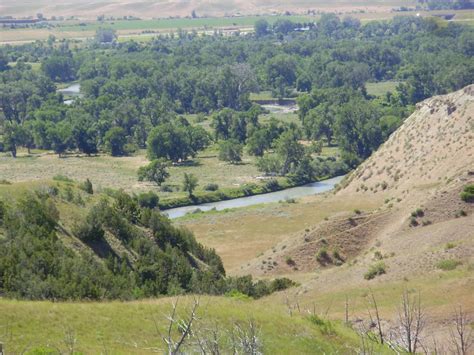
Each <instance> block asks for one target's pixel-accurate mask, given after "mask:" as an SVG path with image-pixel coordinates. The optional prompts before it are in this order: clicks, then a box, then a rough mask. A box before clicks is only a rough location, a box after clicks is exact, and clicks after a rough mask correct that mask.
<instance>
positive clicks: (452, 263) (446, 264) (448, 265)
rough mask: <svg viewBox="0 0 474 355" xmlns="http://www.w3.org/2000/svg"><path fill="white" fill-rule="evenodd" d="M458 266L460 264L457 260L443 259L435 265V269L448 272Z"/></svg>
mask: <svg viewBox="0 0 474 355" xmlns="http://www.w3.org/2000/svg"><path fill="white" fill-rule="evenodd" d="M459 265H461V262H460V261H459V260H455V259H445V260H441V261H439V262H438V263H437V264H436V267H437V268H438V269H441V270H443V271H450V270H454V269H456V268H457V267H458V266H459Z"/></svg>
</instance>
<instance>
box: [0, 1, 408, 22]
mask: <svg viewBox="0 0 474 355" xmlns="http://www.w3.org/2000/svg"><path fill="white" fill-rule="evenodd" d="M414 4H415V1H413V0H389V1H384V0H370V1H366V0H353V1H349V0H337V1H326V0H314V1H307V0H296V1H289V0H279V1H278V0H270V1H266V0H251V1H245V0H158V1H150V0H117V1H108V0H85V1H79V0H65V1H57V0H56V1H48V0H38V1H34V2H30V1H25V0H20V1H13V0H4V1H2V2H1V4H0V13H1V14H4V15H12V16H36V14H37V13H42V14H43V15H44V16H46V17H51V16H79V17H80V18H90V19H95V17H96V16H99V15H106V16H137V17H141V18H153V17H156V18H163V17H170V16H181V17H183V16H191V14H192V12H193V10H194V11H195V12H196V14H197V15H198V16H232V15H248V14H271V13H285V12H286V11H289V12H297V13H302V12H307V11H308V10H315V11H318V10H319V11H343V12H350V11H357V10H366V11H374V10H387V11H389V10H390V9H391V8H393V7H400V6H413V5H414Z"/></svg>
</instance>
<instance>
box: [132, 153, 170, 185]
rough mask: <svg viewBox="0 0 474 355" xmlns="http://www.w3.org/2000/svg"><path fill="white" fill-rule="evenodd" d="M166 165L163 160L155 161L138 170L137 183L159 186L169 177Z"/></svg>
mask: <svg viewBox="0 0 474 355" xmlns="http://www.w3.org/2000/svg"><path fill="white" fill-rule="evenodd" d="M167 167H168V164H167V163H166V161H164V160H163V159H155V160H153V161H152V162H151V163H150V164H148V165H146V166H142V167H140V168H139V169H138V181H151V182H154V183H155V184H156V185H158V186H161V184H162V183H164V182H165V180H166V179H167V178H168V177H169V176H170V174H169V173H168V170H167Z"/></svg>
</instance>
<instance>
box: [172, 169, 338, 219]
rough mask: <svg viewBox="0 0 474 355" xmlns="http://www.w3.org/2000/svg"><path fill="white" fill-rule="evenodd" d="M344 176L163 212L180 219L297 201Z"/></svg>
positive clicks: (325, 189)
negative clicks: (265, 204) (194, 214)
mask: <svg viewBox="0 0 474 355" xmlns="http://www.w3.org/2000/svg"><path fill="white" fill-rule="evenodd" d="M343 177H344V176H338V177H335V178H332V179H328V180H323V181H319V182H313V183H311V184H307V185H303V186H298V187H292V188H289V189H286V190H281V191H276V192H270V193H267V194H261V195H254V196H248V197H241V198H236V199H233V200H227V201H219V202H211V203H203V204H201V205H193V206H186V207H178V208H172V209H169V210H165V211H163V213H164V214H166V215H168V217H169V218H171V219H174V218H179V217H183V216H185V215H186V214H188V213H192V212H194V211H196V210H200V211H203V212H205V211H210V210H216V211H222V210H225V209H228V208H239V207H247V206H253V205H259V204H262V203H272V202H279V201H284V200H288V199H296V198H301V197H304V196H310V195H315V194H320V193H323V192H327V191H330V190H332V189H333V188H334V186H335V185H336V184H337V183H339V182H340V181H341V180H342V179H343Z"/></svg>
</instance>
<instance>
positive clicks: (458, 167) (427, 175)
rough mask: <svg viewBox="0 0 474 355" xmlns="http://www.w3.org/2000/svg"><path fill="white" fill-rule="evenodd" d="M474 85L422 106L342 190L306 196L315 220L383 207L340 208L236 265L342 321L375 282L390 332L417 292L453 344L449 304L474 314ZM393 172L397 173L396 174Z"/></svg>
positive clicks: (361, 316) (363, 311)
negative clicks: (469, 194)
mask: <svg viewBox="0 0 474 355" xmlns="http://www.w3.org/2000/svg"><path fill="white" fill-rule="evenodd" d="M473 89H474V86H473V85H471V86H468V87H466V88H464V89H463V90H460V91H457V92H454V93H451V94H448V95H443V96H437V97H433V98H431V99H428V100H426V101H424V102H422V103H420V104H419V105H418V106H417V110H416V111H415V112H414V113H413V114H412V115H411V116H410V117H409V118H408V119H407V120H406V121H405V123H404V124H403V125H402V126H401V127H400V128H399V129H398V130H397V131H396V132H395V133H394V134H393V135H392V136H391V137H390V139H389V140H388V141H387V142H386V143H385V144H384V145H382V146H381V147H380V149H379V150H378V151H377V152H375V153H374V154H373V155H372V156H371V157H370V158H369V159H368V160H367V161H366V162H364V163H363V164H361V165H360V167H359V168H358V169H357V170H356V171H354V172H353V173H352V174H351V175H349V177H348V178H347V179H346V181H345V182H344V183H343V184H342V186H341V187H340V189H339V191H338V192H337V193H335V194H328V195H326V196H324V197H316V198H314V199H313V202H310V200H307V201H302V202H301V203H302V204H305V205H306V207H305V208H306V209H308V208H311V206H312V208H313V209H314V211H315V212H313V214H314V215H315V217H316V219H317V218H318V217H317V214H318V213H319V212H316V211H318V210H319V209H321V208H323V209H324V208H325V206H328V205H330V204H331V203H335V202H336V201H341V200H346V201H351V202H352V203H353V205H356V206H357V204H359V206H361V207H360V208H361V209H362V208H363V207H362V206H364V205H366V204H368V203H369V201H371V202H372V203H374V202H375V201H379V202H378V206H379V207H378V208H376V209H367V210H359V208H356V209H354V210H353V211H348V210H347V208H346V209H344V210H343V209H342V208H341V210H340V211H339V212H338V213H332V214H331V215H329V216H328V217H326V218H324V220H322V221H321V222H319V223H315V224H313V225H312V226H310V227H306V228H305V230H304V231H303V230H301V228H300V232H298V233H293V234H291V235H289V236H288V237H287V238H286V239H284V240H282V241H281V242H279V243H277V244H275V245H273V246H272V248H271V249H269V250H268V251H266V252H264V253H262V254H261V255H260V256H259V257H257V258H256V259H254V260H252V261H250V262H248V263H245V264H244V265H242V267H241V269H240V272H242V273H252V274H253V275H259V276H261V277H268V276H274V275H286V276H288V277H291V278H293V279H297V280H299V281H300V282H301V287H299V288H298V289H295V290H292V291H290V295H291V296H289V297H290V299H292V298H294V299H295V300H296V301H293V302H298V305H310V304H314V302H315V300H316V302H317V304H318V306H319V307H328V312H329V313H330V314H331V315H332V317H335V318H338V319H341V318H342V317H344V314H343V310H344V307H347V305H345V302H347V300H349V304H350V306H349V307H350V309H351V311H350V314H351V316H350V317H352V318H353V319H355V320H356V321H355V322H363V321H368V318H367V317H368V315H367V308H366V307H367V306H366V305H367V292H368V291H367V290H368V289H371V290H372V291H373V292H374V293H375V295H376V297H377V298H379V300H381V303H382V306H381V310H380V311H381V314H382V318H383V322H384V324H385V325H384V331H386V332H391V331H392V330H393V329H394V327H396V322H397V314H396V309H397V306H398V304H399V303H398V302H399V300H400V295H401V294H402V293H403V292H404V290H405V291H406V290H410V291H409V292H412V293H414V292H417V293H419V294H420V295H421V296H420V297H421V298H422V302H423V307H424V309H425V311H426V312H427V315H428V318H429V320H428V324H427V328H426V331H427V333H426V334H428V333H429V332H431V334H432V337H433V338H435V339H437V341H439V342H440V343H442V344H443V345H442V346H445V347H444V349H446V351H447V349H449V345H446V342H447V338H448V337H449V334H448V333H449V332H448V329H449V325H450V324H451V319H452V318H451V317H452V314H453V313H452V312H453V308H454V307H455V306H462V307H463V309H465V310H466V311H467V312H472V311H474V302H473V299H472V292H474V288H473V285H474V283H473V282H472V281H473V278H472V268H473V263H474V204H472V203H468V202H465V201H463V200H462V199H461V197H460V194H461V192H462V191H463V189H464V187H465V186H467V185H469V184H473V183H474V175H473V169H474V156H473V149H474V141H473V138H474V134H473V132H474V124H473V123H474V120H473V113H474V91H473ZM397 171H398V173H399V174H400V177H399V178H394V177H395V176H396V175H395V174H396V172H397ZM370 172H372V173H370ZM377 172H378V173H377ZM384 181H385V182H386V183H387V184H386V187H385V188H383V187H382V184H383V182H384ZM362 184H364V186H366V188H365V187H364V188H362V187H361V185H362ZM383 186H385V184H384V185H383ZM300 208H302V207H300ZM232 227H233V226H232V225H229V226H228V228H229V229H231V228H232ZM262 228H263V226H262ZM329 309H330V310H329ZM424 341H426V343H425V344H428V343H429V342H430V341H431V340H427V338H425V340H424ZM427 346H428V348H429V347H430V346H432V345H429V344H428V345H427Z"/></svg>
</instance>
